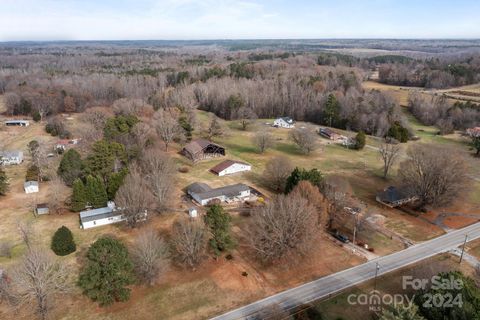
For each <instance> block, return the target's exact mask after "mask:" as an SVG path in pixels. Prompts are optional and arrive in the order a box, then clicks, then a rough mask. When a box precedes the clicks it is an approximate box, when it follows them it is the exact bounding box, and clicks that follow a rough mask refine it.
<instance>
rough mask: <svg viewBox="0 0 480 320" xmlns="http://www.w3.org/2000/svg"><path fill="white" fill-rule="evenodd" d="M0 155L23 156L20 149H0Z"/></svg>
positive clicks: (9, 156)
mask: <svg viewBox="0 0 480 320" xmlns="http://www.w3.org/2000/svg"><path fill="white" fill-rule="evenodd" d="M0 157H5V158H19V157H23V152H22V151H0Z"/></svg>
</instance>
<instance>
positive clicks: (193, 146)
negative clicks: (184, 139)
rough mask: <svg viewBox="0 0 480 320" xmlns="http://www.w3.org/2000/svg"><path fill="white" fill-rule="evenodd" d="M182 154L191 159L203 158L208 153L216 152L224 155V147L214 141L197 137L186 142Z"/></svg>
mask: <svg viewBox="0 0 480 320" xmlns="http://www.w3.org/2000/svg"><path fill="white" fill-rule="evenodd" d="M182 153H183V155H185V156H186V157H188V158H190V159H191V160H192V161H197V160H200V159H203V158H204V157H205V156H206V155H210V154H217V155H223V156H224V155H225V148H224V147H222V146H221V145H218V144H216V143H214V142H211V141H208V140H205V139H197V140H193V141H192V142H190V143H189V144H187V145H186V146H185V147H184V148H183V150H182Z"/></svg>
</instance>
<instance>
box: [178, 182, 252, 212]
mask: <svg viewBox="0 0 480 320" xmlns="http://www.w3.org/2000/svg"><path fill="white" fill-rule="evenodd" d="M187 193H188V195H190V196H191V197H192V198H193V199H194V200H195V201H196V202H198V203H199V204H200V205H202V206H204V205H207V204H208V203H210V202H212V201H215V200H216V201H219V202H227V203H231V202H239V201H245V200H247V199H248V198H250V193H251V189H250V187H249V186H247V185H245V184H243V183H238V184H234V185H230V186H225V187H220V188H216V189H212V188H210V186H208V185H207V184H205V183H201V182H195V183H192V184H191V185H189V186H188V187H187Z"/></svg>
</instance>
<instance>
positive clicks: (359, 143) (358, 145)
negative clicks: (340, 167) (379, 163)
mask: <svg viewBox="0 0 480 320" xmlns="http://www.w3.org/2000/svg"><path fill="white" fill-rule="evenodd" d="M366 140H367V136H366V135H365V132H363V131H360V132H359V133H357V136H356V137H355V141H356V142H355V149H357V150H362V149H363V148H364V147H365V144H366Z"/></svg>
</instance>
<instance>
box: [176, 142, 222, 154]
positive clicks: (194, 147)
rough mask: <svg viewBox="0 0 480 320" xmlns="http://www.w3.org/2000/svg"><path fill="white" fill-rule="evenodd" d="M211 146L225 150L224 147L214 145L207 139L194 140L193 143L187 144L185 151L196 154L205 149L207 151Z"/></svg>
mask: <svg viewBox="0 0 480 320" xmlns="http://www.w3.org/2000/svg"><path fill="white" fill-rule="evenodd" d="M209 145H213V146H216V147H219V148H223V147H222V146H220V145H218V144H216V143H213V142H211V141H208V140H206V139H197V140H193V141H192V142H190V143H189V144H187V145H186V146H185V147H184V148H183V149H184V150H186V151H188V152H189V153H191V154H196V153H198V152H201V151H202V150H203V149H205V148H206V147H208V146H209Z"/></svg>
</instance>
